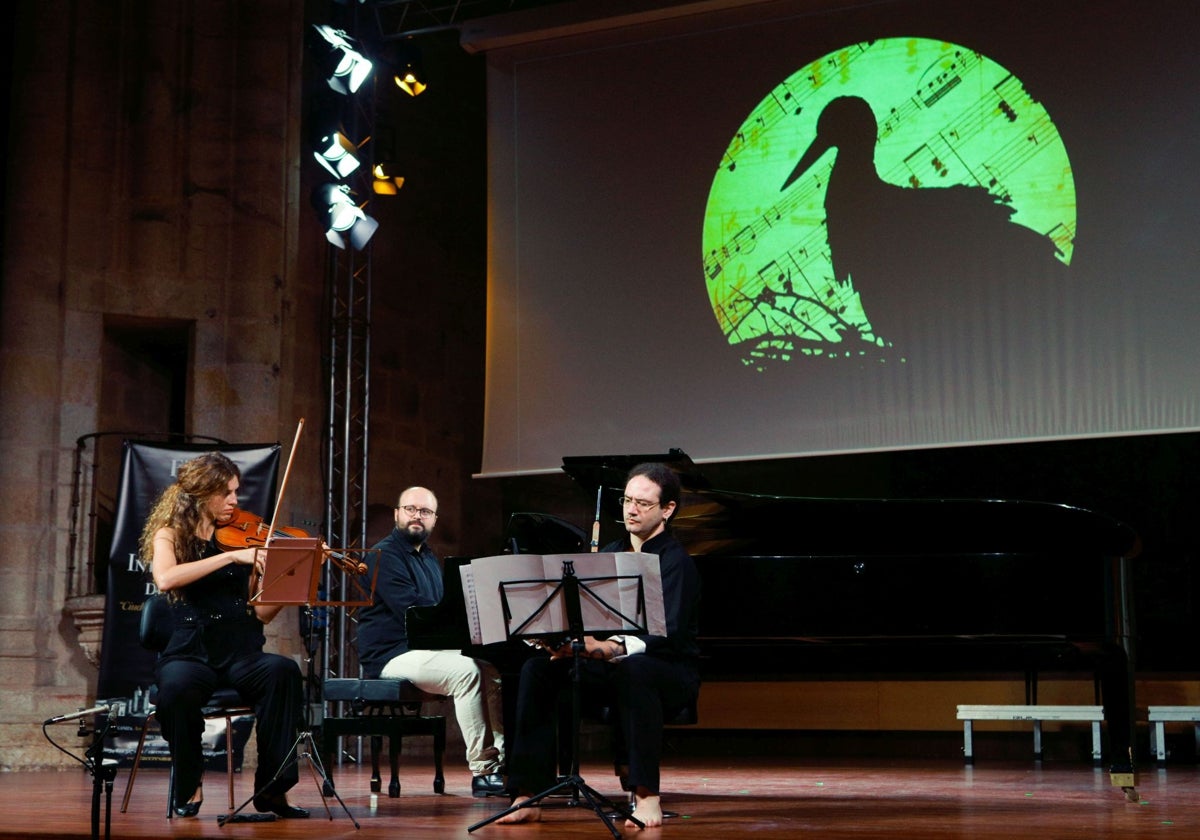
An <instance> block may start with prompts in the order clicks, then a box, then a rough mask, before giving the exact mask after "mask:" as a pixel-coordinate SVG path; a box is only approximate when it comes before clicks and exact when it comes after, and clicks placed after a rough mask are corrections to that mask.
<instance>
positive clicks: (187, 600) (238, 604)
mask: <svg viewBox="0 0 1200 840" xmlns="http://www.w3.org/2000/svg"><path fill="white" fill-rule="evenodd" d="M201 545H202V548H201V551H200V557H201V558H202V559H203V558H205V557H212V556H214V555H217V554H220V553H221V549H220V548H219V547H218V546H217V543H216V540H215V538H214V539H212V540H209V541H208V542H206V543H201ZM250 570H251V566H248V565H246V564H243V563H231V564H229V565H228V566H223V567H221V568H220V569H217V570H216V571H215V572H212V573H210V574H207V575H205V576H204V577H202V578H201V579H200V580H198V581H195V582H193V583H189V584H188V585H187V586H185V587H183V588H182V589H180V590H178V591H179V597H178V598H176V599H174V600H173V601H172V602H171V607H172V612H173V613H174V617H175V630H174V632H173V633H172V634H171V640H170V641H169V642H168V643H167V647H166V649H165V650H164V651H163V652H162V656H161V658H160V661H161V660H166V659H191V660H194V661H198V662H205V663H207V664H208V665H210V666H211V667H213V668H215V669H216V670H218V671H220V670H223V669H225V668H227V667H229V665H230V664H232V663H233V662H234V661H236V660H238V659H240V658H242V657H244V656H250V655H256V654H258V653H261V652H262V649H263V645H264V644H266V638H265V637H264V636H263V625H262V622H261V621H259V619H258V616H257V615H255V614H254V608H253V607H252V606H251V605H250V601H249V591H250Z"/></svg>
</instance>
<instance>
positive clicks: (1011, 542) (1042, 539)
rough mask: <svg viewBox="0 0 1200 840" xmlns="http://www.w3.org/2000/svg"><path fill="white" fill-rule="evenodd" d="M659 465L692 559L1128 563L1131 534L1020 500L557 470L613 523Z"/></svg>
mask: <svg viewBox="0 0 1200 840" xmlns="http://www.w3.org/2000/svg"><path fill="white" fill-rule="evenodd" d="M646 461H658V462H661V463H664V464H666V465H667V466H668V467H670V468H671V469H672V470H673V471H674V472H675V473H676V474H677V475H678V476H679V479H680V485H681V487H682V498H681V500H680V506H679V512H678V513H676V514H675V516H674V517H673V518H672V530H673V531H674V533H675V535H676V537H677V538H678V539H679V540H680V542H682V543H683V544H684V545H685V546H686V547H687V549H688V550H689V551H690V552H691V553H692V554H694V555H738V554H742V555H759V556H763V555H773V556H811V555H823V556H830V555H837V554H840V555H859V554H867V555H876V556H878V555H910V556H911V555H922V556H946V555H965V554H971V555H987V554H997V555H1002V554H1040V555H1054V554H1056V553H1062V554H1071V555H1081V554H1082V555H1092V556H1104V557H1133V556H1136V555H1137V554H1138V553H1139V552H1140V550H1141V543H1140V540H1139V538H1138V535H1137V534H1136V532H1134V530H1133V529H1132V528H1130V527H1129V526H1128V525H1126V524H1125V523H1123V522H1121V521H1119V520H1117V519H1114V518H1112V517H1110V516H1107V515H1106V514H1103V513H1098V512H1096V511H1092V510H1088V509H1086V508H1081V507H1076V506H1072V505H1067V504H1060V503H1055V502H1041V501H1028V500H1020V499H985V498H979V499H961V498H903V499H884V498H824V497H807V496H770V495H761V494H755V493H744V492H736V491H728V490H720V489H716V488H713V487H712V486H711V483H710V482H709V481H708V479H707V478H705V476H704V475H703V474H702V473H701V471H700V468H699V467H698V466H697V465H696V464H695V463H694V462H693V461H692V459H691V458H690V457H688V455H687V454H686V453H684V452H683V451H682V450H680V449H671V450H670V451H669V452H668V453H667V454H665V455H661V454H660V455H604V456H573V457H565V458H563V471H564V472H566V473H567V474H568V475H570V476H571V477H572V478H573V479H574V480H575V481H577V482H578V483H579V484H581V485H582V486H583V488H584V489H585V490H586V491H588V492H589V493H590V494H592V495H594V494H595V490H596V488H597V487H603V488H604V491H605V492H604V493H603V494H602V508H603V513H602V515H607V516H609V517H611V520H612V521H615V522H620V520H621V511H620V508H619V504H618V502H617V499H619V498H620V495H621V492H622V491H623V490H624V486H625V476H626V474H627V473H628V472H629V470H630V469H631V468H632V467H634V466H635V465H637V464H640V463H643V462H646Z"/></svg>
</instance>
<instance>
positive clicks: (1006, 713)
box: [958, 705, 1104, 764]
mask: <svg viewBox="0 0 1200 840" xmlns="http://www.w3.org/2000/svg"><path fill="white" fill-rule="evenodd" d="M958 719H959V720H961V721H962V722H963V758H964V759H965V760H966V762H967V764H974V763H975V753H974V750H973V745H972V743H971V740H972V734H973V727H972V724H973V722H974V721H977V720H1028V721H1033V757H1034V759H1035V760H1037V761H1041V760H1042V721H1044V720H1067V721H1088V722H1090V723H1091V724H1092V761H1093V762H1095V763H1097V764H1099V763H1100V753H1101V750H1100V723H1101V721H1103V720H1104V707H1103V706H992V705H984V706H967V705H962V706H959V707H958Z"/></svg>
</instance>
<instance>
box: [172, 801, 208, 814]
mask: <svg viewBox="0 0 1200 840" xmlns="http://www.w3.org/2000/svg"><path fill="white" fill-rule="evenodd" d="M203 804H204V800H203V799H201V800H200V801H199V802H186V803H184V804H183V805H176V806H175V808H174V810H175V816H177V817H194V816H196V815H197V814H199V813H200V806H201V805H203Z"/></svg>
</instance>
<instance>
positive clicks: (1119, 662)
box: [1095, 643, 1139, 802]
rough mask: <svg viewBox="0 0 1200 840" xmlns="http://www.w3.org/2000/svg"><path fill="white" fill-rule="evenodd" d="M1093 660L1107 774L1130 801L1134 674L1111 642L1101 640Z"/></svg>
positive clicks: (1132, 790) (1134, 774)
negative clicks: (1101, 701)
mask: <svg viewBox="0 0 1200 840" xmlns="http://www.w3.org/2000/svg"><path fill="white" fill-rule="evenodd" d="M1095 661H1096V663H1097V669H1096V670H1097V674H1098V675H1099V677H1100V691H1101V693H1102V695H1103V699H1104V718H1105V720H1106V721H1107V722H1108V743H1109V750H1110V752H1111V757H1110V759H1109V772H1108V777H1109V780H1110V781H1111V782H1112V785H1113V787H1119V788H1120V789H1121V792H1122V793H1123V794H1124V795H1125V798H1126V799H1128V800H1129V801H1130V802H1137V801H1138V798H1139V797H1138V792H1137V769H1136V765H1135V764H1134V757H1133V745H1134V733H1135V729H1134V727H1135V726H1136V724H1135V722H1134V715H1133V710H1134V704H1133V692H1134V676H1133V669H1132V667H1131V666H1130V662H1129V656H1128V655H1127V654H1126V652H1125V649H1124V648H1123V647H1122V646H1121V645H1119V644H1115V643H1110V644H1105V645H1103V646H1101V648H1100V650H1099V651H1098V653H1097V655H1096V657H1095Z"/></svg>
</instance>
